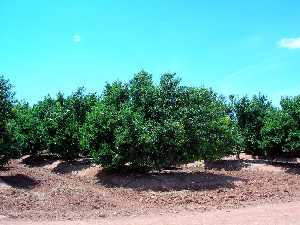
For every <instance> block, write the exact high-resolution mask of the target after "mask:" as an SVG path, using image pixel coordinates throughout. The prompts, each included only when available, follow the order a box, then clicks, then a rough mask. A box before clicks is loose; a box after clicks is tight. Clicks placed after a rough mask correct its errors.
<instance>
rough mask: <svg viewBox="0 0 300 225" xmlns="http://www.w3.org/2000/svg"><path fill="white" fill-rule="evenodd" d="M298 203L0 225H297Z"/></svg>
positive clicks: (12, 222)
mask: <svg viewBox="0 0 300 225" xmlns="http://www.w3.org/2000/svg"><path fill="white" fill-rule="evenodd" d="M299 211H300V202H291V203H280V204H265V205H259V206H250V207H246V208H239V209H233V210H215V211H209V212H203V213H201V212H197V211H195V212H184V213H178V214H173V213H167V214H160V215H141V216H134V217H121V218H113V219H106V218H102V219H97V220H81V221H43V222H33V221H21V220H2V221H1V225H100V224H101V225H153V224H155V225H183V224H188V225H299V224H300V213H299Z"/></svg>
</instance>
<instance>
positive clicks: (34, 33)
mask: <svg viewBox="0 0 300 225" xmlns="http://www.w3.org/2000/svg"><path fill="white" fill-rule="evenodd" d="M299 12H300V1H299V0H284V1H283V0H252V1H237V0H209V1H205V0H147V1H146V0H119V1H118V0H114V1H112V0H88V1H84V0H77V1H75V0H51V1H50V0H40V1H38V0H26V1H24V0H0V73H1V74H3V75H4V76H5V77H6V78H9V79H10V81H11V82H12V83H13V85H14V86H15V90H16V92H17V97H18V99H25V100H27V101H29V102H30V103H35V102H37V101H38V100H40V99H42V97H43V96H45V95H46V94H48V93H50V94H51V95H53V94H55V93H56V92H58V91H63V92H65V93H66V94H69V93H71V92H72V91H73V90H75V89H76V88H77V87H79V86H85V87H86V89H87V90H89V91H101V89H102V88H103V86H104V84H105V82H106V81H113V80H116V79H119V80H122V81H127V80H129V79H130V78H131V77H132V75H133V74H134V73H135V72H138V71H139V70H141V69H145V70H147V71H149V72H150V73H152V74H153V77H154V79H155V81H158V79H159V77H160V75H161V74H162V73H163V72H168V71H171V72H176V73H177V74H178V76H179V77H181V78H182V82H183V84H185V85H193V86H202V85H204V86H206V87H212V88H213V89H214V90H216V91H217V92H218V93H220V94H224V95H228V94H232V93H233V94H239V95H244V94H248V95H252V94H255V93H258V92H262V93H264V94H267V95H268V96H269V97H270V98H271V99H272V100H273V102H274V103H275V104H278V102H279V100H280V96H281V95H297V94H300V86H299V84H300V73H299V72H300V25H299V21H300V13H299Z"/></svg>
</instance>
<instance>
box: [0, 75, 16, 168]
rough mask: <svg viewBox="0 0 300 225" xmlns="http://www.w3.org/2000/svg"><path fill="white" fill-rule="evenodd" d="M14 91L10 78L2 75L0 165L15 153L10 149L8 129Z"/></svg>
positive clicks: (0, 95) (0, 90)
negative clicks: (7, 78)
mask: <svg viewBox="0 0 300 225" xmlns="http://www.w3.org/2000/svg"><path fill="white" fill-rule="evenodd" d="M13 103H14V92H13V91H12V86H11V84H10V83H9V81H8V80H6V79H4V77H3V76H0V165H3V164H4V163H6V162H7V160H8V159H9V158H11V157H12V156H13V155H14V153H13V152H12V151H11V149H10V134H9V132H8V129H7V124H8V121H9V119H11V118H12V116H13V111H12V109H13Z"/></svg>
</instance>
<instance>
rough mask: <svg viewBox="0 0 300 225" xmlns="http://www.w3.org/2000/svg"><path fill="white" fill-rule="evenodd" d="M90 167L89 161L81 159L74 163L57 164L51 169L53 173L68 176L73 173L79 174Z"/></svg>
mask: <svg viewBox="0 0 300 225" xmlns="http://www.w3.org/2000/svg"><path fill="white" fill-rule="evenodd" d="M90 167H91V160H90V159H82V160H76V161H66V162H61V163H59V164H58V165H57V166H56V167H55V168H53V169H52V172H53V173H58V174H68V173H73V172H79V171H82V170H85V169H87V168H90Z"/></svg>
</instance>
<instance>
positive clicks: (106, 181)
mask: <svg viewBox="0 0 300 225" xmlns="http://www.w3.org/2000/svg"><path fill="white" fill-rule="evenodd" d="M97 177H98V184H101V185H104V186H106V187H111V188H119V187H123V188H132V189H138V190H152V191H180V190H192V191H201V190H210V189H217V188H234V187H235V186H236V184H237V183H238V182H243V179H240V178H237V177H232V176H226V175H222V174H214V173H209V172H185V171H171V172H162V173H148V174H127V175H126V174H122V175H117V174H107V173H105V172H100V173H99V174H98V176H97Z"/></svg>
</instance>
